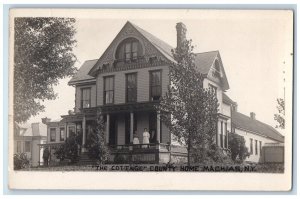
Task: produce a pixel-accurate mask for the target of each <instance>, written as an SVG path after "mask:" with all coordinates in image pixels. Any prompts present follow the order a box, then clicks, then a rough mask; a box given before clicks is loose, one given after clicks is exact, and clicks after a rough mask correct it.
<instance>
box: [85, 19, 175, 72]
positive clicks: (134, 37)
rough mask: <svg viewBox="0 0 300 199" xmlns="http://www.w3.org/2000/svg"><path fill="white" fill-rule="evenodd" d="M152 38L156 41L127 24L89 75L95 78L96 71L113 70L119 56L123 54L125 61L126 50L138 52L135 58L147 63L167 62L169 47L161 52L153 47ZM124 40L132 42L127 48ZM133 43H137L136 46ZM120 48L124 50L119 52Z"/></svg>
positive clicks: (151, 36) (149, 35)
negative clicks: (154, 59) (141, 58)
mask: <svg viewBox="0 0 300 199" xmlns="http://www.w3.org/2000/svg"><path fill="white" fill-rule="evenodd" d="M152 38H154V39H156V38H155V37H154V36H153V35H151V34H150V33H146V32H144V30H142V29H140V28H138V27H137V26H135V25H133V24H132V23H130V22H127V23H126V24H125V25H124V27H123V28H122V29H121V31H120V32H119V33H118V35H117V36H116V37H115V39H114V40H113V41H112V43H111V44H110V45H109V47H108V48H107V49H106V51H105V52H104V53H103V55H102V56H101V57H100V59H98V61H97V62H96V64H95V65H94V66H93V68H92V69H91V70H90V72H89V75H92V76H95V75H96V73H97V71H98V69H103V68H105V69H106V68H113V67H114V66H115V64H116V61H118V59H119V58H120V57H122V56H120V54H122V53H124V54H125V55H124V57H122V58H124V59H126V52H125V51H126V49H127V48H128V49H129V48H130V49H131V51H130V52H131V53H135V50H138V52H137V55H136V56H137V57H143V58H145V59H146V60H147V61H148V60H149V59H150V58H153V57H155V58H156V59H158V60H166V61H167V60H168V59H169V57H167V56H166V55H165V53H169V54H171V47H170V49H167V50H165V51H170V52H162V50H160V49H158V48H157V47H156V46H155V43H154V42H153V41H152V40H153V39H152ZM126 40H129V41H131V42H132V43H131V44H130V45H128V47H127V46H126V44H125V46H123V45H124V41H126ZM135 43H137V45H136V44H135ZM120 48H125V50H123V51H121V50H120ZM120 52H121V53H120ZM131 56H132V57H135V55H134V54H132V55H131Z"/></svg>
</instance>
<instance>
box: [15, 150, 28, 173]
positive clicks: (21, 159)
mask: <svg viewBox="0 0 300 199" xmlns="http://www.w3.org/2000/svg"><path fill="white" fill-rule="evenodd" d="M29 165H30V161H29V159H28V157H27V155H26V153H16V154H14V169H15V170H19V169H24V168H27V167H29Z"/></svg>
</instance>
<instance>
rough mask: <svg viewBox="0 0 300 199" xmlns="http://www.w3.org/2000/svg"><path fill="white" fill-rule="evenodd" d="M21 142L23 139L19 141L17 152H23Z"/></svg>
mask: <svg viewBox="0 0 300 199" xmlns="http://www.w3.org/2000/svg"><path fill="white" fill-rule="evenodd" d="M21 144H22V142H21V141H17V153H21V152H22V151H21Z"/></svg>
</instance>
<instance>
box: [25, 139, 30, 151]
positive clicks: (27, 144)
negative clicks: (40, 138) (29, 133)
mask: <svg viewBox="0 0 300 199" xmlns="http://www.w3.org/2000/svg"><path fill="white" fill-rule="evenodd" d="M30 145H31V142H30V141H25V152H30V151H31V150H30V148H31V147H30Z"/></svg>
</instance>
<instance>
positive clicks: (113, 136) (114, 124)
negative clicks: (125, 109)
mask: <svg viewBox="0 0 300 199" xmlns="http://www.w3.org/2000/svg"><path fill="white" fill-rule="evenodd" d="M109 119H110V120H109V144H110V145H116V144H117V136H118V134H117V133H118V132H117V131H118V117H117V115H110V118H109Z"/></svg>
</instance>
